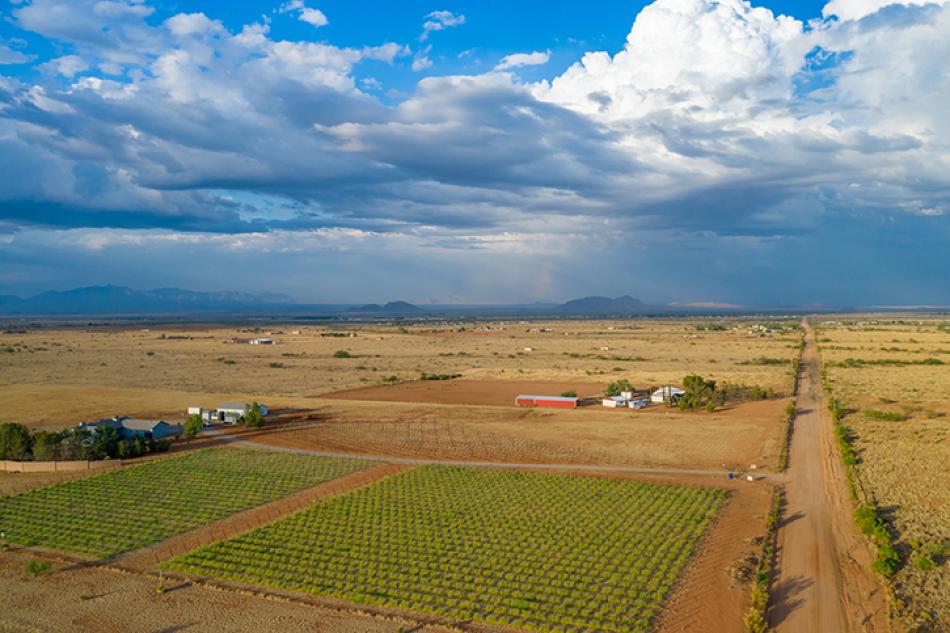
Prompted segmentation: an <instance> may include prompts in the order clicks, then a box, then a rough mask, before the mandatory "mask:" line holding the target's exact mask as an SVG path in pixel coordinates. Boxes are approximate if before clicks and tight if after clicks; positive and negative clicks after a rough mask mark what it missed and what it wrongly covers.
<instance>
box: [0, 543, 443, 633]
mask: <svg viewBox="0 0 950 633" xmlns="http://www.w3.org/2000/svg"><path fill="white" fill-rule="evenodd" d="M35 558H36V556H35V555H34V554H33V553H31V552H27V551H25V550H18V551H6V552H0V632H3V633H35V632H37V631H39V632H43V633H46V632H49V633H72V632H76V633H156V632H168V633H171V632H173V631H188V633H192V632H194V633H203V632H206V633H220V632H221V631H229V632H234V633H261V632H262V631H286V632H288V633H296V632H301V633H303V632H305V631H306V632H313V631H320V632H321V633H363V632H366V633H396V632H397V631H405V630H408V629H409V628H410V627H415V626H416V623H414V622H412V621H405V620H399V619H392V620H384V619H379V618H374V617H367V616H364V615H360V614H358V613H355V612H346V611H337V610H331V609H323V608H319V607H316V606H313V605H310V604H301V603H296V602H292V601H287V600H279V599H272V598H268V597H264V596H262V595H259V594H257V593H255V592H250V591H245V592H234V591H221V590H215V589H213V588H211V587H207V586H203V585H200V584H193V583H187V582H185V583H180V582H168V581H167V580H166V581H165V582H164V583H162V581H160V580H159V579H158V578H157V577H155V576H151V575H142V574H135V573H122V572H120V571H116V570H114V569H106V568H103V567H95V566H91V567H90V566H83V565H74V564H64V563H62V562H55V561H54V563H53V569H52V571H51V572H50V573H47V574H43V575H41V576H39V577H34V576H32V575H31V574H28V573H27V572H26V571H25V568H26V565H27V563H28V562H29V561H30V560H33V559H35ZM160 584H162V585H163V586H164V587H165V591H164V592H163V593H158V591H157V589H158V587H159V585H160ZM412 630H417V631H419V632H420V633H423V632H427V633H432V632H434V631H441V630H443V629H441V628H430V627H427V626H422V627H420V628H413V629H412Z"/></svg>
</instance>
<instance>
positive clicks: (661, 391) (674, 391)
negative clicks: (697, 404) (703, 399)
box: [653, 387, 686, 396]
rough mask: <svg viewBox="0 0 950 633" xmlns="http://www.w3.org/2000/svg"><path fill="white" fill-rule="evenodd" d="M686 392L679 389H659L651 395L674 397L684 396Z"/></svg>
mask: <svg viewBox="0 0 950 633" xmlns="http://www.w3.org/2000/svg"><path fill="white" fill-rule="evenodd" d="M685 393H686V392H685V391H683V390H682V389H680V388H679V387H660V388H659V389H657V390H656V391H654V392H653V395H655V396H656V395H668V394H672V395H676V394H685Z"/></svg>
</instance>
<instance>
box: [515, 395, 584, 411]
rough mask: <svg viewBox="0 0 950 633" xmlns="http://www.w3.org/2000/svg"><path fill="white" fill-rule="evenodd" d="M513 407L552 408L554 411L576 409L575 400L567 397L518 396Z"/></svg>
mask: <svg viewBox="0 0 950 633" xmlns="http://www.w3.org/2000/svg"><path fill="white" fill-rule="evenodd" d="M515 405H516V406H519V407H554V408H556V409H576V408H577V398H576V397H567V396H518V397H517V398H515Z"/></svg>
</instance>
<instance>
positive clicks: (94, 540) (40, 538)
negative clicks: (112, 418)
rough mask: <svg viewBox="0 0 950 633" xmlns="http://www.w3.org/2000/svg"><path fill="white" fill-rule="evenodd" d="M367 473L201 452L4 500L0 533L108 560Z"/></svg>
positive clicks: (353, 464)
mask: <svg viewBox="0 0 950 633" xmlns="http://www.w3.org/2000/svg"><path fill="white" fill-rule="evenodd" d="M368 465H369V462H366V461H361V460H355V459H330V458H325V457H306V456H301V455H293V454H289V453H271V452H266V451H256V450H247V449H234V448H212V449H205V450H199V451H194V452H190V453H187V454H185V455H183V456H181V457H171V458H167V459H161V460H157V461H152V462H146V463H143V464H141V465H138V466H132V467H130V468H125V469H122V470H115V471H110V472H107V473H104V474H101V475H94V476H92V477H87V478H85V479H80V480H76V481H70V482H67V483H62V484H57V485H55V486H50V487H48V488H41V489H38V490H32V491H30V492H26V493H23V494H19V495H15V496H10V497H2V498H0V532H3V533H4V534H5V537H4V538H5V539H6V540H8V541H10V542H13V543H20V544H23V545H37V546H42V547H48V548H51V549H58V550H64V551H67V552H75V553H78V554H87V555H92V556H99V557H106V556H111V555H113V554H117V553H120V552H126V551H129V550H133V549H137V548H140V547H143V546H145V545H149V544H151V543H156V542H158V541H161V540H163V539H165V538H168V537H169V536H172V535H175V534H179V533H181V532H185V531H187V530H190V529H192V528H195V527H198V526H200V525H204V524H207V523H210V522H212V521H216V520H218V519H221V518H223V517H226V516H228V515H230V514H234V513H235V512H239V511H241V510H246V509H249V508H253V507H255V506H258V505H261V504H263V503H266V502H268V501H273V500H275V499H279V498H281V497H285V496H287V495H289V494H291V493H293V492H296V491H298V490H302V489H304V488H308V487H310V486H315V485H317V484H319V483H322V482H325V481H329V480H331V479H335V478H337V477H340V476H342V475H346V474H348V473H351V472H355V471H357V470H361V469H364V468H366V467H367V466H368Z"/></svg>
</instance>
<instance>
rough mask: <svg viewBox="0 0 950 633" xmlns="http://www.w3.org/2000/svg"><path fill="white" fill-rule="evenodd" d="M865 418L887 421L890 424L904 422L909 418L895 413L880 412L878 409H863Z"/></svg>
mask: <svg viewBox="0 0 950 633" xmlns="http://www.w3.org/2000/svg"><path fill="white" fill-rule="evenodd" d="M861 413H862V414H864V416H865V417H867V418H871V419H873V420H886V421H888V422H903V421H904V420H906V419H907V416H906V415H904V414H903V413H897V412H895V411H878V410H877V409H863V410H862V411H861Z"/></svg>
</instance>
